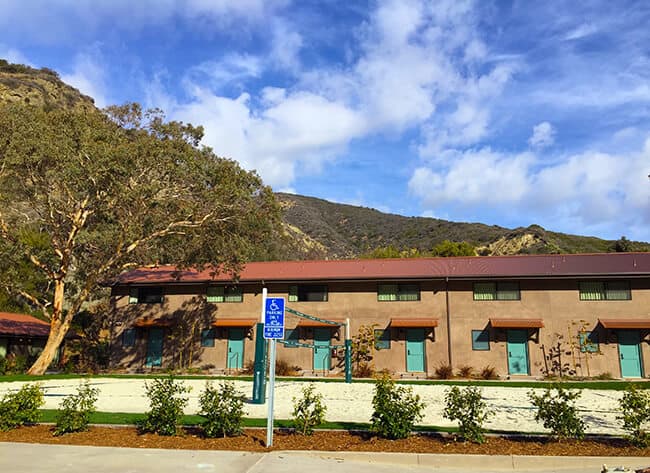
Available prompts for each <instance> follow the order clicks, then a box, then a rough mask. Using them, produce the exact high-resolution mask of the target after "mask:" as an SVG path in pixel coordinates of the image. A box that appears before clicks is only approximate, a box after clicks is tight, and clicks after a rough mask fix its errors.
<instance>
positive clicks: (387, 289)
mask: <svg viewBox="0 0 650 473" xmlns="http://www.w3.org/2000/svg"><path fill="white" fill-rule="evenodd" d="M377 300H378V301H382V302H385V301H396V300H397V284H380V285H379V286H377Z"/></svg>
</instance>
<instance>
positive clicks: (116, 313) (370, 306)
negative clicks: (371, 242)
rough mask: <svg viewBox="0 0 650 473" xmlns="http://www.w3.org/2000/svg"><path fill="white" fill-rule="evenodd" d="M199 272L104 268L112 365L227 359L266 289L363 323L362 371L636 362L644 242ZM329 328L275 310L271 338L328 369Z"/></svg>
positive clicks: (646, 357)
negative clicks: (372, 348) (113, 272)
mask: <svg viewBox="0 0 650 473" xmlns="http://www.w3.org/2000/svg"><path fill="white" fill-rule="evenodd" d="M212 273H213V271H210V270H206V271H189V270H182V271H176V270H175V268H173V267H153V268H143V269H138V270H135V271H131V272H128V273H125V274H123V275H122V276H121V277H120V278H118V280H116V281H115V283H114V284H113V286H112V307H113V309H112V310H113V326H112V363H113V365H114V366H116V367H118V366H119V367H124V368H130V369H144V368H150V367H156V366H159V367H168V366H169V367H171V366H174V365H182V366H188V365H191V366H196V367H201V366H210V367H214V368H216V369H217V370H228V369H230V370H237V369H241V368H242V367H243V366H244V365H245V364H246V363H247V362H249V361H252V359H253V356H254V353H253V352H254V336H255V324H256V323H257V322H258V321H259V320H260V314H261V309H262V289H263V288H267V290H268V294H269V296H273V297H285V298H286V300H287V306H288V307H290V308H292V309H294V310H296V311H299V312H302V313H306V314H310V315H313V316H316V317H318V318H321V319H327V320H332V321H338V322H343V321H344V320H345V319H349V320H350V325H351V332H352V334H353V335H354V334H355V333H357V331H358V330H359V327H361V326H362V325H366V326H373V327H374V330H375V335H376V340H377V343H376V347H377V350H376V352H375V353H374V360H373V365H374V367H375V369H377V370H380V369H388V370H390V371H392V372H394V373H395V374H398V375H399V374H401V375H417V376H427V375H428V376H431V375H433V373H434V372H435V370H436V368H437V367H438V366H441V365H451V366H453V367H454V368H456V369H457V368H459V367H461V366H471V367H473V368H474V369H475V370H477V371H480V370H481V369H482V368H484V367H486V366H491V367H493V368H495V369H496V371H497V372H498V373H499V375H500V376H502V377H506V376H522V375H523V376H540V375H542V374H543V373H544V372H545V371H553V370H556V372H557V365H558V364H560V363H561V364H562V366H563V371H564V373H565V374H566V373H569V372H574V373H575V374H577V375H583V376H587V375H591V376H595V375H601V374H604V373H610V374H611V375H612V376H614V377H623V378H642V377H648V375H649V374H650V253H616V254H588V255H587V254H585V255H536V256H503V257H458V258H418V259H378V260H341V261H282V262H261V263H249V264H247V265H246V266H245V267H244V268H243V270H242V271H241V273H240V275H239V279H238V280H237V281H236V282H234V281H232V280H231V277H230V276H229V275H226V274H218V275H214V274H212ZM343 338H344V331H343V329H341V328H340V327H338V326H332V325H327V324H323V323H319V322H317V321H313V320H309V319H304V318H299V317H296V316H294V315H292V314H287V320H286V331H285V339H286V340H288V341H294V342H300V343H301V344H306V345H313V347H312V348H304V347H292V346H291V345H290V344H287V345H280V346H279V348H278V359H281V360H284V361H286V362H288V363H290V364H291V365H297V366H299V367H301V368H302V369H303V370H304V371H305V372H306V373H308V374H311V373H313V374H328V373H333V372H336V371H339V370H340V366H341V360H340V359H337V358H335V356H336V355H337V353H336V351H335V350H332V349H331V347H332V346H336V345H340V344H342V343H343ZM558 344H559V346H560V350H559V351H558ZM569 352H570V354H567V353H569ZM557 355H559V356H557Z"/></svg>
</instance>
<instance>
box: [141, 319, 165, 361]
mask: <svg viewBox="0 0 650 473" xmlns="http://www.w3.org/2000/svg"><path fill="white" fill-rule="evenodd" d="M163 333H164V332H163V329H161V328H150V329H149V338H148V340H147V359H146V361H145V366H147V367H152V366H162V353H163Z"/></svg>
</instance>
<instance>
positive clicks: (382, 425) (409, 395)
mask: <svg viewBox="0 0 650 473" xmlns="http://www.w3.org/2000/svg"><path fill="white" fill-rule="evenodd" d="M372 407H373V408H374V412H373V413H372V417H371V419H370V422H371V424H372V425H371V427H370V428H371V430H372V431H373V432H375V433H376V434H377V435H379V436H380V437H384V438H388V439H401V438H406V437H408V436H409V434H410V433H411V431H412V430H413V426H414V425H415V423H416V422H418V421H420V420H421V419H422V411H423V410H424V403H423V402H421V401H420V396H418V395H413V390H412V389H411V388H407V387H404V386H396V385H395V381H393V380H392V379H391V378H390V377H389V376H387V375H384V376H381V377H380V378H378V379H377V381H376V382H375V395H374V397H373V398H372Z"/></svg>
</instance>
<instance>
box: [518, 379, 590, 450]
mask: <svg viewBox="0 0 650 473" xmlns="http://www.w3.org/2000/svg"><path fill="white" fill-rule="evenodd" d="M580 395H581V392H580V391H568V390H566V389H564V388H563V387H562V386H560V385H558V386H555V387H554V388H547V389H546V390H545V391H544V394H541V395H537V394H535V392H534V391H530V392H529V393H528V398H529V399H530V401H531V402H532V403H533V406H535V407H536V408H537V413H536V414H535V420H536V421H537V422H539V421H540V420H541V421H542V423H543V425H544V427H545V428H547V429H549V430H550V431H551V433H552V435H553V436H554V437H555V438H556V439H557V440H558V441H561V440H562V439H567V438H574V439H579V440H580V439H582V438H584V436H585V424H584V422H583V421H582V419H580V418H579V417H578V409H577V408H576V406H575V401H576V399H578V398H579V397H580Z"/></svg>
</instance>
